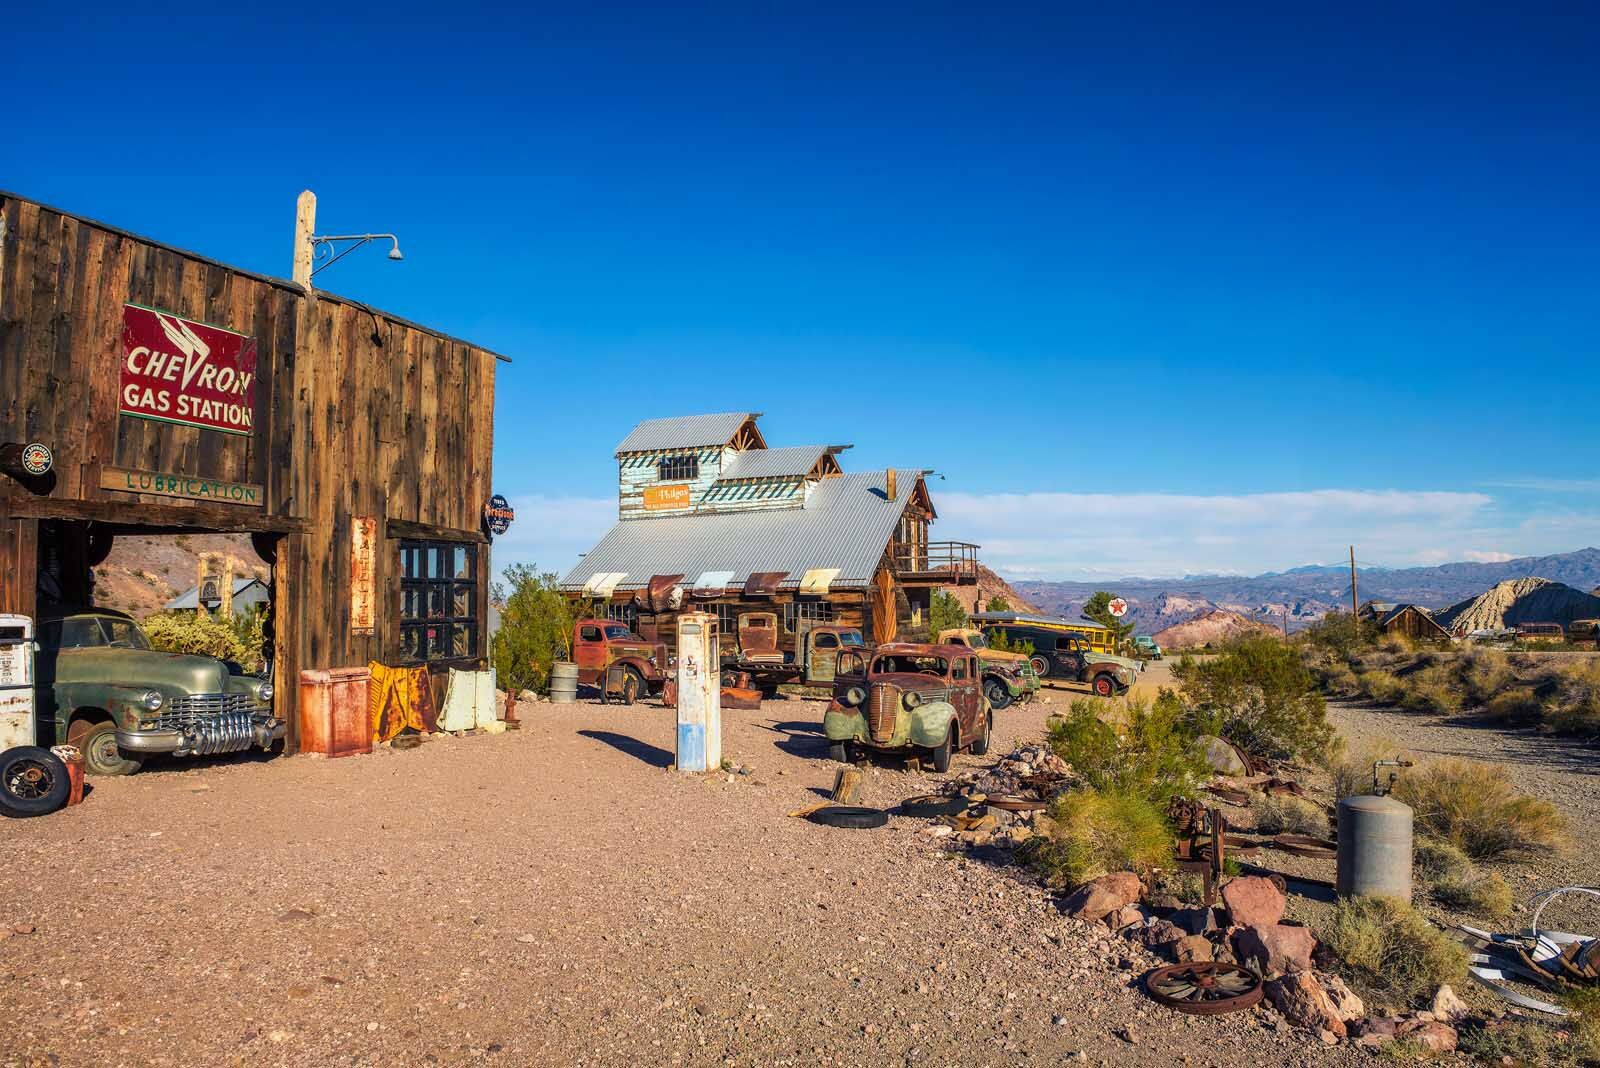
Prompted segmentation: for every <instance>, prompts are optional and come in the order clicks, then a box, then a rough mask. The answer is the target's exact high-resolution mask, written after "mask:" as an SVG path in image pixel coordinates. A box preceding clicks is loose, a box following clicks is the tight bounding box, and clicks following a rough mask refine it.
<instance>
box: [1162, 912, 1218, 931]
mask: <svg viewBox="0 0 1600 1068" xmlns="http://www.w3.org/2000/svg"><path fill="white" fill-rule="evenodd" d="M1167 919H1168V920H1170V921H1172V923H1174V924H1175V925H1177V926H1178V927H1181V928H1183V929H1184V930H1185V931H1188V932H1189V933H1190V934H1205V933H1206V932H1207V931H1215V930H1216V929H1217V914H1216V913H1215V912H1213V911H1211V910H1210V909H1208V908H1198V909H1178V910H1177V911H1176V912H1174V913H1173V914H1172V915H1170V916H1168V917H1167Z"/></svg>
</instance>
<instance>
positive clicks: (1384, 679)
mask: <svg viewBox="0 0 1600 1068" xmlns="http://www.w3.org/2000/svg"><path fill="white" fill-rule="evenodd" d="M1356 681H1357V682H1358V683H1359V684H1360V686H1361V693H1362V695H1363V696H1365V697H1366V698H1367V699H1368V700H1370V701H1373V702H1375V703H1377V704H1380V705H1394V704H1399V703H1400V701H1401V699H1402V698H1403V697H1404V696H1405V690H1406V688H1405V683H1403V682H1401V681H1400V680H1399V679H1397V678H1395V677H1394V674H1393V673H1392V672H1388V671H1383V670H1380V669H1374V670H1372V671H1363V672H1361V673H1360V674H1359V675H1357V676H1356Z"/></svg>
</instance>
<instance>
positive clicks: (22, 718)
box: [0, 615, 35, 753]
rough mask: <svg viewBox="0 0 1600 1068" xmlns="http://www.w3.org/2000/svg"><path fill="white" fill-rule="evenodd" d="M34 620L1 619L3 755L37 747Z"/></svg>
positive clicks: (0, 744) (0, 737)
mask: <svg viewBox="0 0 1600 1068" xmlns="http://www.w3.org/2000/svg"><path fill="white" fill-rule="evenodd" d="M33 653H34V644H33V620H31V619H29V618H28V617H27V616H10V615H0V753H3V752H5V751H6V750H7V749H15V748H16V747H17V746H19V745H34V744H35V734H34V708H33Z"/></svg>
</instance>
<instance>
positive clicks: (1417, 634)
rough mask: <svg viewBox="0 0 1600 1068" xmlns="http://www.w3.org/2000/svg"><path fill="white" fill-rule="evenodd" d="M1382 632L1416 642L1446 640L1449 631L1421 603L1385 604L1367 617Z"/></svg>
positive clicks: (1448, 637)
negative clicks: (1403, 636)
mask: <svg viewBox="0 0 1600 1068" xmlns="http://www.w3.org/2000/svg"><path fill="white" fill-rule="evenodd" d="M1369 618H1370V619H1371V620H1372V622H1373V623H1375V624H1376V625H1377V628H1378V630H1379V631H1380V632H1381V633H1383V634H1403V635H1405V636H1406V637H1407V638H1410V639H1411V640H1412V641H1416V642H1448V641H1451V640H1452V638H1451V636H1450V632H1449V631H1448V630H1445V629H1444V628H1443V627H1441V626H1440V625H1439V622H1438V620H1436V619H1434V618H1433V614H1432V613H1431V612H1429V611H1428V610H1427V609H1426V608H1423V607H1422V606H1421V605H1416V604H1387V605H1383V606H1382V610H1381V611H1374V612H1373V613H1372V614H1371V616H1370V617H1369Z"/></svg>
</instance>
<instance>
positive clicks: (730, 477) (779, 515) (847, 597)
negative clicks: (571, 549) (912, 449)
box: [561, 412, 978, 642]
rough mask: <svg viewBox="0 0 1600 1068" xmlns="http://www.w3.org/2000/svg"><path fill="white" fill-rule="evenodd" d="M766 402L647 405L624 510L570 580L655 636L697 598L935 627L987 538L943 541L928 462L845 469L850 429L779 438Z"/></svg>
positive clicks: (723, 607)
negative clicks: (666, 413)
mask: <svg viewBox="0 0 1600 1068" xmlns="http://www.w3.org/2000/svg"><path fill="white" fill-rule="evenodd" d="M760 414H761V413H759V412H727V413H721V414H716V415H698V416H688V417H684V418H678V419H651V420H647V421H645V422H643V423H640V424H639V425H638V426H636V427H634V428H633V430H632V431H631V432H630V433H629V434H628V436H627V437H626V438H624V439H623V440H622V442H621V443H620V444H619V445H618V446H617V449H616V459H617V487H618V488H617V513H618V515H617V523H616V525H615V526H613V527H612V528H611V530H610V532H609V533H607V534H606V536H605V537H604V538H602V539H601V540H600V542H599V544H597V545H596V546H595V547H594V548H593V549H591V550H590V551H589V552H588V553H587V554H586V555H585V556H584V558H583V560H582V561H581V562H580V563H579V564H578V566H577V567H575V568H573V569H572V571H571V572H569V573H568V574H567V575H566V576H565V577H563V578H562V580H561V588H562V590H563V591H564V592H565V593H566V594H567V595H568V596H570V597H573V598H585V599H594V600H596V601H597V602H598V603H599V604H600V605H601V606H602V608H603V609H604V610H605V611H606V612H607V614H608V615H610V616H611V617H612V618H616V619H621V620H625V621H626V622H628V623H629V624H630V625H631V626H633V627H634V628H635V629H636V630H637V631H639V632H640V633H641V634H642V635H644V636H645V637H652V638H656V639H658V640H664V641H668V642H670V641H671V640H672V636H673V630H674V628H673V627H671V626H670V625H668V624H669V623H670V621H671V620H672V619H673V617H674V616H675V615H676V613H677V612H678V611H679V610H681V609H684V608H689V607H693V608H696V609H699V610H702V611H711V612H716V613H717V615H718V616H719V617H720V618H721V620H722V632H723V633H724V634H732V633H734V632H735V631H736V629H737V628H736V624H737V619H738V614H739V613H740V612H742V611H749V610H750V609H752V608H765V609H768V610H771V611H773V612H774V613H775V614H777V615H778V617H779V619H780V626H781V627H782V628H783V631H784V632H785V636H787V637H792V636H793V634H794V633H795V631H796V630H797V628H802V627H804V626H805V625H806V624H807V623H808V622H836V623H842V624H846V625H854V626H859V627H861V628H862V631H863V633H864V634H866V635H867V636H868V637H869V638H871V639H873V640H875V641H880V642H883V641H892V640H894V639H896V638H897V637H900V638H904V637H906V636H907V635H908V634H909V635H915V634H916V633H917V632H918V631H919V628H920V629H925V626H926V618H927V613H928V608H929V603H930V599H931V597H932V593H933V591H934V589H936V588H937V587H939V586H949V585H963V584H970V583H975V582H976V581H977V549H978V547H977V546H976V545H972V544H969V543H966V542H948V541H947V542H933V541H930V540H929V538H928V529H929V526H930V525H931V524H932V523H933V522H934V520H935V519H937V518H938V515H937V513H936V512H935V510H934V506H933V500H932V498H931V497H930V495H929V493H928V486H927V483H926V481H925V476H926V475H927V474H928V473H929V472H927V471H923V470H915V469H914V470H904V469H888V470H883V471H861V472H845V471H844V470H843V468H842V467H841V466H840V464H839V459H838V457H839V454H840V453H842V452H843V451H845V450H846V449H848V448H849V446H848V445H805V446H794V447H788V448H776V449H771V448H768V447H767V444H766V441H765V439H764V438H763V437H762V435H761V431H760V428H759V427H758V426H757V420H758V419H759V418H760Z"/></svg>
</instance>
